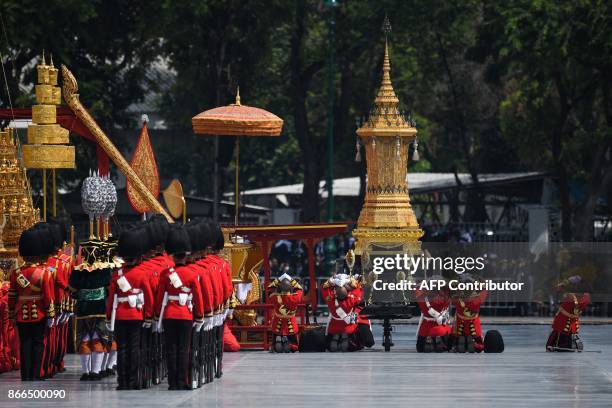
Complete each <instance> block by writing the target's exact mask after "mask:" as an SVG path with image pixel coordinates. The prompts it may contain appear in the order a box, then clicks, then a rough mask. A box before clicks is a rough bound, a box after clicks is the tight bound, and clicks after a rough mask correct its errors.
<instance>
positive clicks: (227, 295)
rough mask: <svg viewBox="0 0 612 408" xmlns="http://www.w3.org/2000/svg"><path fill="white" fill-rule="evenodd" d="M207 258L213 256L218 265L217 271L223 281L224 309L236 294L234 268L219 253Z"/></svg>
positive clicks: (210, 256)
mask: <svg viewBox="0 0 612 408" xmlns="http://www.w3.org/2000/svg"><path fill="white" fill-rule="evenodd" d="M207 258H211V260H212V261H213V262H214V263H215V264H216V265H217V266H218V269H217V272H218V274H219V275H220V276H219V280H220V282H221V288H222V290H223V301H222V305H223V308H224V309H227V308H228V307H229V301H230V299H231V298H232V295H233V294H234V284H233V283H232V268H231V266H230V264H229V262H227V261H226V260H225V259H223V258H221V257H220V256H218V255H215V254H212V255H209V256H208V257H207Z"/></svg>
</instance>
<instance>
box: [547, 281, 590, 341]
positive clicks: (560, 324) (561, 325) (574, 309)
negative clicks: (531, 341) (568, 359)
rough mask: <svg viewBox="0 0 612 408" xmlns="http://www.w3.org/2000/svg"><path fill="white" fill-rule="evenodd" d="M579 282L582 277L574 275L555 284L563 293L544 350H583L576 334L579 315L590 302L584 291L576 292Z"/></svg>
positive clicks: (578, 325)
mask: <svg viewBox="0 0 612 408" xmlns="http://www.w3.org/2000/svg"><path fill="white" fill-rule="evenodd" d="M581 283H582V278H581V277H580V276H578V275H574V276H571V277H569V278H567V279H566V280H564V281H562V282H561V283H559V284H558V285H557V287H556V289H557V290H560V291H563V292H564V293H563V297H562V300H561V302H560V303H559V310H558V311H557V314H556V315H555V318H554V320H553V323H552V332H551V333H550V336H548V341H547V342H546V351H582V350H583V348H584V346H583V344H582V340H580V337H579V336H578V334H579V332H580V315H581V314H582V312H584V310H585V309H586V307H587V306H588V305H589V303H591V295H589V294H588V293H586V292H583V293H576V292H578V289H579V286H580V284H581Z"/></svg>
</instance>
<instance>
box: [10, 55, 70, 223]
mask: <svg viewBox="0 0 612 408" xmlns="http://www.w3.org/2000/svg"><path fill="white" fill-rule="evenodd" d="M36 73H37V77H38V78H37V79H38V81H37V84H36V86H35V89H36V102H37V104H36V105H34V106H32V122H33V123H32V124H31V125H29V126H28V144H25V145H23V146H22V150H23V162H24V165H25V166H26V167H27V168H31V169H42V177H43V218H44V219H46V216H47V191H46V190H47V169H51V170H52V171H53V186H52V189H53V204H52V205H53V215H55V211H56V205H55V194H56V191H55V190H56V189H55V170H56V169H73V168H74V167H75V149H74V146H70V145H69V139H68V133H69V132H68V129H64V128H62V127H61V126H60V125H59V124H58V123H57V105H59V104H60V103H61V102H62V91H61V88H60V87H59V86H57V76H58V69H57V68H55V67H54V66H53V58H51V61H50V64H49V65H47V63H46V62H45V55H44V53H43V56H42V61H41V63H40V64H38V66H37V67H36Z"/></svg>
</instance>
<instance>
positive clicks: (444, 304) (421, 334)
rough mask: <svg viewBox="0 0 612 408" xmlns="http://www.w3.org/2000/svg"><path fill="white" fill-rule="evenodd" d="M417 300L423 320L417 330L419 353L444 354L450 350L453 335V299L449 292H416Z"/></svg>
mask: <svg viewBox="0 0 612 408" xmlns="http://www.w3.org/2000/svg"><path fill="white" fill-rule="evenodd" d="M441 279H442V277H438V278H436V277H432V278H429V279H428V280H429V281H435V280H441ZM416 300H417V305H418V306H419V309H420V310H421V318H420V320H419V327H418V330H417V344H416V349H417V351H418V352H419V353H431V352H433V351H436V352H444V351H448V350H449V347H448V346H449V336H450V334H451V327H450V325H449V323H450V314H449V309H450V304H451V298H450V296H449V294H448V291H447V290H444V289H440V290H418V289H417V290H416Z"/></svg>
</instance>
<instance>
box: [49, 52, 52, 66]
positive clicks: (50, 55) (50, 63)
mask: <svg viewBox="0 0 612 408" xmlns="http://www.w3.org/2000/svg"><path fill="white" fill-rule="evenodd" d="M49 57H50V58H51V62H49V65H50V66H53V54H49Z"/></svg>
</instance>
